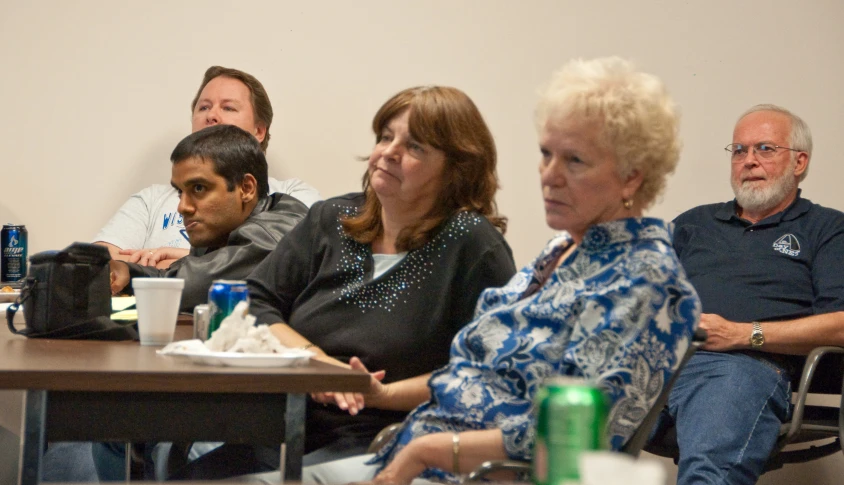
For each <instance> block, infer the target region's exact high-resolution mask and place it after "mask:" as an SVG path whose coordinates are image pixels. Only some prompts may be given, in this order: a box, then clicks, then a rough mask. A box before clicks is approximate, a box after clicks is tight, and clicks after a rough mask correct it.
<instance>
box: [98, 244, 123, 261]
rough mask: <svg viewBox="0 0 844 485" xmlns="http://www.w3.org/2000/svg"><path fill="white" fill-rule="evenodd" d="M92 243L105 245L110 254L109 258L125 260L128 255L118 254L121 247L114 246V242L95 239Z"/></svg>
mask: <svg viewBox="0 0 844 485" xmlns="http://www.w3.org/2000/svg"><path fill="white" fill-rule="evenodd" d="M94 244H98V245H100V246H105V247H106V248H107V249H108V254H110V255H111V259H113V260H115V261H127V260H128V259H129V256H127V255H123V254H120V251H121V250H122V248H119V247H117V246H115V245H114V244H111V243H107V242H105V241H97V242H95V243H94Z"/></svg>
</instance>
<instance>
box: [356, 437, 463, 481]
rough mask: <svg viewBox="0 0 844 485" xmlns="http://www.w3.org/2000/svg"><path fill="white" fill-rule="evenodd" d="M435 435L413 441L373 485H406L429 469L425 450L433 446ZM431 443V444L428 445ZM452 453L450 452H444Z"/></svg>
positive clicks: (376, 477)
mask: <svg viewBox="0 0 844 485" xmlns="http://www.w3.org/2000/svg"><path fill="white" fill-rule="evenodd" d="M435 437H436V436H435V435H425V436H420V437H419V438H416V439H414V440H411V442H410V443H408V444H407V446H405V447H404V448H402V450H401V451H400V452H398V454H397V455H396V457H395V458H393V461H391V462H390V464H389V465H387V466H386V467H385V468H384V469H383V470H381V473H379V474H378V475H376V476H375V478H373V479H372V482H371V483H378V484H388V483H389V484H397V485H406V484H409V483H410V482H412V481H413V479H414V478H416V477H418V476H419V474H420V473H422V472H423V471H425V469H426V468H429V466H428V464H427V462H426V460H425V458H424V453H425V451H424V450H425V448H426V446H428V447H430V445H433V441H434V440H433V439H432V438H435ZM428 442H431V443H428ZM444 451H450V450H444Z"/></svg>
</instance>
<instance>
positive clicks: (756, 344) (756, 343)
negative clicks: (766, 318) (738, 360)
mask: <svg viewBox="0 0 844 485" xmlns="http://www.w3.org/2000/svg"><path fill="white" fill-rule="evenodd" d="M764 344H765V334H764V333H762V324H761V323H759V322H753V332H751V333H750V347H751V348H753V349H755V350H759V349H761V348H762V345H764Z"/></svg>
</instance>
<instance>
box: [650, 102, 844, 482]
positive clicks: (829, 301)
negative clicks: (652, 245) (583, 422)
mask: <svg viewBox="0 0 844 485" xmlns="http://www.w3.org/2000/svg"><path fill="white" fill-rule="evenodd" d="M725 149H726V150H727V152H729V159H730V165H731V170H732V171H731V179H730V180H731V183H732V187H733V192H734V193H735V200H732V201H730V202H726V203H719V204H710V205H704V206H700V207H696V208H694V209H692V210H689V211H688V212H685V213H683V214H681V215H680V216H679V217H677V218H676V219H675V221H674V222H675V224H676V226H675V232H674V248H675V250H676V251H677V254H678V256H679V257H680V261H681V262H682V263H683V266H684V267H685V269H686V272H687V273H688V276H689V279H690V280H691V282H692V284H693V285H694V287H695V289H696V290H697V292H698V294H699V295H700V299H701V302H702V305H703V313H702V315H701V322H700V328H703V329H705V330H706V331H707V332H708V335H709V336H708V338H707V340H706V343H705V344H704V346H703V350H702V351H699V352H698V353H697V354H696V355H695V356H694V357H693V358H692V359H691V360H690V361H689V363H688V364H687V366H686V367H685V368H684V370H683V372H682V373H681V374H680V376H679V378H678V380H677V382H676V384H675V385H674V389H673V390H672V393H671V396H670V398H669V402H668V406H667V408H666V410H665V411H664V412H663V414H662V416H661V421H660V423H659V426H658V428H657V431H656V433H655V435H659V434H660V431H661V429H664V427H665V426H671V425H674V426H676V428H677V441H678V444H679V446H680V458H679V475H678V481H677V483H678V484H680V485H684V484H691V483H695V484H699V483H713V484H714V483H719V484H722V483H729V484H752V483H756V481H757V479H758V478H759V476H760V475H761V474H762V471H763V470H764V466H765V462H766V461H767V458H768V455H769V454H770V453H771V451H772V450H773V447H774V445H775V443H776V439H777V435H778V433H779V429H780V424H781V423H782V422H783V421H784V420H786V419H787V417H788V416H789V414H790V412H791V409H790V408H791V387H790V381H791V377H792V376H795V375H796V374H795V373H798V372H799V371H800V368H801V366H802V362H801V356H802V355H805V354H807V353H808V352H809V351H810V350H811V349H812V348H814V347H817V346H820V345H844V257H842V255H844V213H841V212H839V211H837V210H834V209H829V208H826V207H822V206H820V205H817V204H814V203H812V202H810V201H809V200H807V199H804V198H802V197H801V191H800V189H799V188H798V185H799V183H800V182H801V181H802V180H803V179H804V178H805V177H806V174H807V173H808V169H809V160H810V158H811V154H812V137H811V134H810V132H809V127H808V126H807V125H806V123H805V122H803V120H802V119H800V118H799V117H798V116H796V115H794V114H793V113H791V112H789V111H788V110H786V109H784V108H781V107H779V106H774V105H757V106H754V107H752V108H750V109H749V110H748V111H746V112H745V113H744V114H743V115H742V116H741V117H740V118H739V120H738V122H737V123H736V126H735V129H734V131H733V142H732V143H731V144H729V145H727V146H726V148H725Z"/></svg>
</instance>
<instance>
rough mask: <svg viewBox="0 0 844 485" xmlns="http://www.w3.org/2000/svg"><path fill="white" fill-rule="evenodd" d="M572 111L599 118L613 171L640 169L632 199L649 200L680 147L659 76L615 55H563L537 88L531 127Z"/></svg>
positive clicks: (643, 204)
mask: <svg viewBox="0 0 844 485" xmlns="http://www.w3.org/2000/svg"><path fill="white" fill-rule="evenodd" d="M572 116H574V117H581V118H583V119H584V121H587V120H596V121H597V122H598V123H599V124H600V126H601V138H602V139H601V140H600V142H601V143H603V144H604V145H605V146H607V147H608V148H609V149H611V150H612V151H613V152H614V153H615V155H616V160H617V161H618V174H619V175H620V176H621V177H622V178H626V177H627V176H628V175H630V174H631V173H632V172H633V171H634V170H635V171H638V172H639V173H641V174H642V177H643V179H642V185H641V186H640V187H639V190H638V191H637V192H636V194H635V195H634V199H635V202H638V203H639V205H640V206H641V207H642V209H646V208H648V207H649V206H650V205H651V204H653V202H654V201H655V200H656V198H657V196H659V194H660V193H661V192H662V191H663V189H664V188H665V180H666V177H667V176H668V175H669V174H670V173H672V172H673V171H674V169H675V168H676V167H677V162H678V161H679V159H680V150H681V147H682V143H681V141H680V138H679V124H680V120H679V118H680V116H679V113H678V109H677V106H676V105H675V104H674V101H673V100H672V99H671V97H670V96H669V95H668V92H667V91H666V89H665V85H664V84H663V83H662V81H660V80H659V78H657V77H656V76H654V75H653V74H648V73H644V72H639V71H637V70H635V68H634V66H633V64H632V63H631V62H629V61H626V60H624V59H621V58H619V57H605V58H599V59H591V60H583V59H575V60H572V61H569V62H568V63H566V64H565V65H564V66H563V67H562V69H560V70H559V71H557V72H556V73H555V74H554V76H553V77H552V78H551V81H550V83H549V84H548V86H547V87H546V88H545V89H544V91H543V92H542V93H541V98H540V101H539V104H538V106H537V109H536V122H537V127H538V128H539V129H542V128H543V127H544V126H545V125H546V124H547V123H556V122H559V121H561V120H563V119H566V118H569V117H572Z"/></svg>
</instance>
